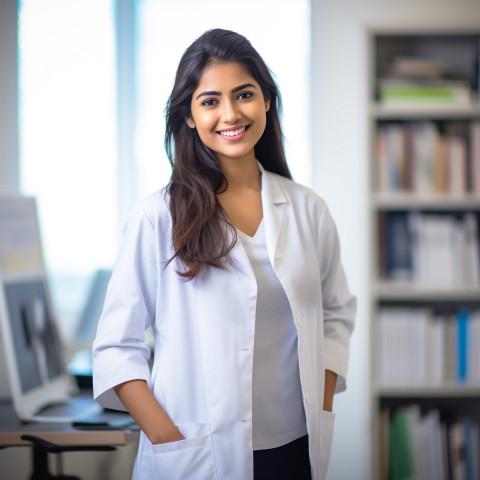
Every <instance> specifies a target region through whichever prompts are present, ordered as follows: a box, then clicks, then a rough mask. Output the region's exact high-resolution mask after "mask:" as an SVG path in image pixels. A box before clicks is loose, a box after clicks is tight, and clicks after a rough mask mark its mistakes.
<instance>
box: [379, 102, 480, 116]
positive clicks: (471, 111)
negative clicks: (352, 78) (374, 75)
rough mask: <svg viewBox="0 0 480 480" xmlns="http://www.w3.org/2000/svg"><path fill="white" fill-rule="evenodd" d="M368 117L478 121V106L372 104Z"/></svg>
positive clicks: (479, 110) (479, 106) (479, 114)
mask: <svg viewBox="0 0 480 480" xmlns="http://www.w3.org/2000/svg"><path fill="white" fill-rule="evenodd" d="M370 115H371V116H372V117H373V118H376V119H378V120H405V119H408V120H410V119H419V120H421V119H438V120H458V119H466V120H472V119H477V118H478V119H480V105H473V106H465V107H463V106H461V107H458V106H449V105H424V106H415V107H414V106H411V105H405V106H398V107H397V106H395V107H393V106H389V105H381V104H378V103H374V104H372V105H371V106H370Z"/></svg>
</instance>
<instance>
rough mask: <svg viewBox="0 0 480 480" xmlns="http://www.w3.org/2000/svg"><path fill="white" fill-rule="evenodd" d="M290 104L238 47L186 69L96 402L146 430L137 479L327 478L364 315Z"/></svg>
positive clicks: (115, 314) (191, 59) (122, 284)
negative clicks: (302, 152) (163, 183)
mask: <svg viewBox="0 0 480 480" xmlns="http://www.w3.org/2000/svg"><path fill="white" fill-rule="evenodd" d="M279 103H280V101H279V95H278V92H277V88H276V86H275V83H274V81H273V80H272V77H271V75H270V72H269V71H268V68H267V67H266V65H265V63H264V62H263V60H262V59H261V57H260V56H259V55H258V53H257V52H256V51H255V50H254V49H253V47H252V46H251V44H250V43H249V42H248V40H246V39H245V38H244V37H242V36H241V35H238V34H236V33H234V32H230V31H225V30H212V31H208V32H206V33H205V34H203V35H202V36H201V37H200V38H199V39H197V40H196V41H195V42H194V43H193V44H192V45H191V46H190V47H189V48H188V49H187V50H186V51H185V53H184V55H183V57H182V59H181V61H180V64H179V67H178V70H177V75H176V79H175V85H174V88H173V91H172V94H171V96H170V99H169V102H168V105H167V132H166V149H167V153H168V155H169V158H170V161H171V163H172V168H173V171H172V177H171V181H170V183H169V185H168V186H167V187H166V188H165V189H163V190H161V191H160V192H157V193H155V194H153V195H151V196H149V197H148V198H147V199H145V200H144V201H142V202H141V203H140V204H139V205H138V206H137V207H136V209H135V210H134V212H133V213H132V215H131V217H130V219H129V222H128V225H127V227H126V230H125V236H124V241H123V245H122V248H121V251H120V254H119V256H118V260H117V262H116V265H115V267H114V270H113V275H112V279H111V282H110V285H109V288H108V292H107V297H106V300H105V307H104V311H103V314H102V317H101V319H100V321H99V326H98V332H97V338H96V340H95V343H94V347H93V356H94V364H93V370H94V394H95V398H96V399H97V401H98V402H99V403H100V404H102V405H103V406H105V407H110V408H116V409H127V410H128V411H129V412H130V414H131V415H132V417H133V418H134V419H135V420H136V422H137V423H138V425H139V426H140V427H141V429H142V434H141V437H140V444H139V451H138V454H137V458H136V461H135V466H134V471H133V477H134V478H135V479H148V480H151V479H156V478H158V479H160V478H161V479H167V480H175V479H194V480H207V479H208V480H210V479H222V480H243V479H245V480H247V479H252V478H253V477H255V480H261V479H263V478H265V479H275V480H279V479H282V478H288V479H295V480H300V479H309V478H313V479H315V480H319V479H322V478H324V477H325V474H326V470H327V466H328V459H329V456H330V447H331V440H332V433H333V420H334V414H333V413H332V412H331V410H332V401H333V394H334V392H335V391H337V392H340V391H342V390H344V389H345V377H346V369H347V361H348V342H349V337H350V334H351V331H352V328H353V318H354V312H355V299H354V297H353V296H352V295H351V294H350V293H349V291H348V288H347V283H346V280H345V276H344V272H343V269H342V266H341V263H340V252H339V243H338V238H337V234H336V230H335V226H334V223H333V221H332V218H331V216H330V213H329V211H328V209H327V207H326V205H325V203H324V202H323V201H322V200H321V199H320V198H319V197H317V196H316V195H315V194H314V193H312V192H311V191H310V190H308V189H307V188H305V187H303V186H300V185H297V184H295V183H294V182H293V181H292V180H291V179H290V173H289V170H288V167H287V164H286V162H285V156H284V151H283V144H282V134H281V128H280V122H279V114H278V110H279ZM149 326H152V327H153V331H154V336H155V354H154V361H153V367H152V369H151V371H150V369H149V366H148V361H149V357H150V350H149V348H148V347H146V346H145V345H144V340H145V329H146V328H147V327H149ZM322 405H323V409H322Z"/></svg>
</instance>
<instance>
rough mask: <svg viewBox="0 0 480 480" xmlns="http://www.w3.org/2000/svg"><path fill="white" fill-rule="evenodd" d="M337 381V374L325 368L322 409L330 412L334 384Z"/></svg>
mask: <svg viewBox="0 0 480 480" xmlns="http://www.w3.org/2000/svg"><path fill="white" fill-rule="evenodd" d="M336 383H337V375H336V374H335V373H333V372H331V371H330V370H325V392H324V394H323V409H324V410H326V411H327V412H331V411H332V409H333V395H334V393H335V385H336Z"/></svg>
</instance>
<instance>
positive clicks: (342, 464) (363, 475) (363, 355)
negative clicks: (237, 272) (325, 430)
mask: <svg viewBox="0 0 480 480" xmlns="http://www.w3.org/2000/svg"><path fill="white" fill-rule="evenodd" d="M457 24H458V25H463V24H466V25H469V26H470V27H476V28H478V27H480V2H479V1H478V0H457V1H452V0H449V1H447V0H445V1H442V0H402V1H400V0H397V1H395V0H357V1H355V0H350V1H349V0H312V57H313V58H312V107H311V108H312V110H311V128H312V135H311V138H312V145H311V151H312V152H313V159H314V164H313V168H312V171H313V177H314V183H313V185H314V188H315V189H316V190H317V191H318V192H319V193H320V195H322V196H323V197H324V198H325V199H326V200H327V202H328V204H329V205H330V208H331V210H332V212H333V215H334V218H335V219H336V222H337V227H338V230H339V234H340V238H341V242H342V252H343V260H344V265H345V268H346V271H347V275H348V278H349V281H350V287H351V289H352V290H353V291H354V293H355V294H356V295H357V296H358V307H359V310H358V318H357V327H356V330H355V332H354V336H353V338H352V349H351V363H350V370H349V378H348V385H349V388H348V390H347V392H345V393H342V394H341V395H339V396H338V397H336V399H335V403H334V410H335V411H336V413H337V417H336V426H335V437H334V444H333V450H332V458H331V464H330V468H329V474H328V480H345V479H355V480H369V479H371V478H373V477H372V476H371V474H370V465H369V464H370V460H369V459H370V439H371V435H370V418H369V409H370V403H369V402H370V397H369V390H368V379H369V359H368V355H369V348H370V346H369V335H368V322H369V317H368V315H369V312H368V307H369V291H368V288H369V285H368V282H369V274H370V272H369V268H370V262H369V258H368V252H369V249H368V229H367V225H368V210H367V205H368V197H367V195H368V192H367V182H368V160H367V158H368V157H367V153H368V152H367V148H368V146H367V135H368V131H367V127H368V125H367V110H366V108H367V85H366V75H367V71H366V66H367V50H366V33H365V29H366V27H367V26H376V27H384V26H386V25H393V26H416V25H419V26H427V27H433V26H447V27H452V26H454V25H457Z"/></svg>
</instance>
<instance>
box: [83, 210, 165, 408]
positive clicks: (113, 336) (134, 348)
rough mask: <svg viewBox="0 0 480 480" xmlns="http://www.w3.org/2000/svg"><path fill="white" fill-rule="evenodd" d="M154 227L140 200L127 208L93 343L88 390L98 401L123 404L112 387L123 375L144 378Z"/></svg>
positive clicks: (153, 281)
mask: <svg viewBox="0 0 480 480" xmlns="http://www.w3.org/2000/svg"><path fill="white" fill-rule="evenodd" d="M155 238H156V236H155V229H154V226H153V224H152V222H151V221H150V220H149V218H148V217H147V215H146V214H145V212H144V211H143V210H142V208H141V207H140V206H137V207H136V209H135V210H134V211H133V212H132V214H131V216H130V218H129V220H128V222H127V226H126V228H125V231H124V237H123V241H122V245H121V248H120V252H119V255H118V257H117V261H116V263H115V266H114V268H113V272H112V278H111V280H110V283H109V286H108V289H107V294H106V298H105V304H104V308H103V312H102V315H101V317H100V320H99V324H98V328H97V335H96V338H95V341H94V343H93V355H92V357H93V391H94V392H93V393H94V397H95V399H96V400H97V402H98V403H100V405H102V406H104V407H107V408H113V409H117V410H125V408H124V406H123V404H122V403H121V401H120V399H119V398H118V396H117V395H116V393H115V391H114V390H113V387H115V386H116V385H119V384H121V383H124V382H127V381H129V380H135V379H142V380H145V381H146V382H147V384H150V370H149V366H148V360H149V358H150V349H149V347H148V346H146V345H145V343H144V342H145V330H146V329H147V327H148V326H149V325H150V324H151V323H152V321H153V318H154V312H155V298H156V289H157V275H156V271H157V269H156V267H157V261H156V253H155V252H156V251H157V250H156V248H155Z"/></svg>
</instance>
